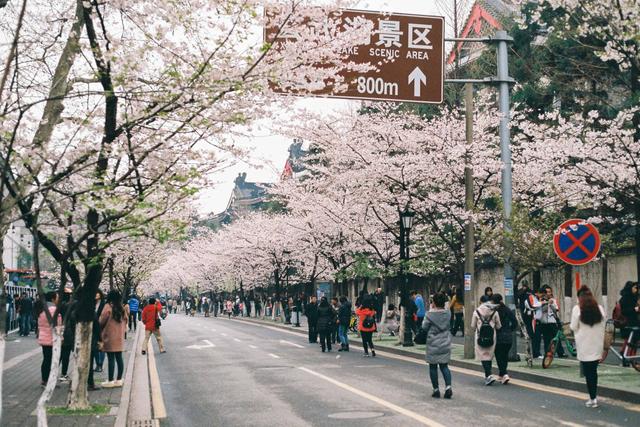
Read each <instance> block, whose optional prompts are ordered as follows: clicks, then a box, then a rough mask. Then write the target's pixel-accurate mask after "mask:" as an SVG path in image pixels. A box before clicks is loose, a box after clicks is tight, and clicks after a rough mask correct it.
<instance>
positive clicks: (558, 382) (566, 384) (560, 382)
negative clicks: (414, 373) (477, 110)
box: [233, 317, 640, 404]
mask: <svg viewBox="0 0 640 427" xmlns="http://www.w3.org/2000/svg"><path fill="white" fill-rule="evenodd" d="M233 320H237V321H241V322H247V323H255V324H258V325H268V326H273V327H276V328H279V329H284V330H287V331H292V332H293V333H296V334H300V335H306V334H307V331H306V330H300V329H299V328H291V327H289V326H285V325H283V324H280V323H275V322H266V321H264V320H257V319H255V320H254V319H247V318H243V317H236V318H235V319H233ZM353 343H354V344H357V347H362V343H361V342H360V341H353ZM350 344H351V340H350ZM380 350H381V351H385V352H387V353H391V354H396V355H399V356H404V357H409V358H412V359H417V360H424V355H423V354H417V353H412V352H409V351H404V350H401V349H398V348H392V347H384V348H382V347H381V348H380ZM449 364H450V365H451V366H455V367H458V368H464V369H468V370H472V371H478V372H484V371H483V369H482V366H480V365H477V364H475V363H473V362H467V361H464V360H456V359H451V361H450V362H449ZM493 370H494V373H497V372H498V370H497V368H496V367H493ZM631 375H637V373H636V372H635V371H631ZM517 379H520V380H523V381H528V382H532V383H536V384H542V385H545V386H549V387H557V388H564V389H567V390H572V391H577V392H585V389H586V386H585V384H584V383H582V382H577V381H570V380H565V379H560V378H552V377H545V376H542V375H536V374H531V373H528V372H522V371H518V373H517ZM598 396H599V397H607V398H610V399H616V400H620V401H624V402H628V403H636V404H637V403H638V402H640V393H634V392H631V391H627V390H620V389H615V388H611V387H606V386H601V385H598Z"/></svg>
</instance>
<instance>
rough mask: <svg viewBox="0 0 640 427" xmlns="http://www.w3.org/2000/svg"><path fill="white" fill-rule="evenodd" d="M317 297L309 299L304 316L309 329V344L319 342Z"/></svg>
mask: <svg viewBox="0 0 640 427" xmlns="http://www.w3.org/2000/svg"><path fill="white" fill-rule="evenodd" d="M316 301H317V299H316V297H315V296H312V297H311V298H309V302H308V303H307V304H306V305H305V306H304V315H305V316H306V317H307V325H308V327H309V343H311V344H313V343H316V342H318V329H317V324H318V304H317V303H316Z"/></svg>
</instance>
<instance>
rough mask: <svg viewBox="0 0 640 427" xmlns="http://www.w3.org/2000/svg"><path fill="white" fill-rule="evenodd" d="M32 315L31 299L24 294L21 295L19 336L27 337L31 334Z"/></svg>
mask: <svg viewBox="0 0 640 427" xmlns="http://www.w3.org/2000/svg"><path fill="white" fill-rule="evenodd" d="M32 313H33V299H32V298H31V297H30V296H28V295H27V293H26V292H23V293H22V297H21V298H20V304H19V314H20V317H19V323H20V336H23V337H28V336H29V333H30V332H31V315H32Z"/></svg>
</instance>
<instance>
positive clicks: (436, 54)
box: [265, 10, 444, 103]
mask: <svg viewBox="0 0 640 427" xmlns="http://www.w3.org/2000/svg"><path fill="white" fill-rule="evenodd" d="M267 15H268V14H267ZM357 17H362V18H365V19H367V20H369V21H371V22H372V24H373V30H372V32H371V36H370V38H369V40H367V41H366V43H365V44H363V45H359V46H352V47H350V48H345V49H343V50H342V52H341V53H342V54H344V55H346V56H347V57H346V58H345V62H353V63H356V64H371V65H373V66H374V67H376V70H372V71H368V72H362V73H356V72H351V71H346V70H345V71H343V72H342V73H340V74H341V76H343V77H344V78H345V81H346V82H348V89H347V90H346V91H344V92H339V93H337V92H335V91H334V90H333V86H332V84H331V82H327V87H326V88H325V89H323V90H322V91H318V92H313V93H310V94H308V95H314V96H329V97H335V98H348V99H370V100H387V101H403V102H417V103H441V102H442V99H443V84H444V18H442V17H434V16H422V15H408V14H390V15H389V14H382V13H376V12H365V11H358V10H343V11H341V12H339V14H335V15H333V16H330V18H332V19H339V20H340V23H341V25H342V26H343V27H344V28H348V27H349V25H350V23H352V22H353V21H354V19H356V18H357ZM307 25H309V26H314V27H317V26H318V25H321V23H311V22H309V23H308V24H307ZM278 30H279V28H278V27H276V26H269V25H267V28H266V29H265V38H266V40H267V41H268V42H270V43H272V44H273V46H274V48H275V49H277V47H278V44H279V43H286V41H287V40H290V39H295V38H297V37H298V36H299V35H298V34H296V31H295V30H294V29H289V28H286V27H285V28H283V29H281V30H280V35H279V36H278V37H277V38H275V36H276V34H278ZM276 85H277V83H276ZM305 95H306V94H305Z"/></svg>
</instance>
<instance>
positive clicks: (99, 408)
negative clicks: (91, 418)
mask: <svg viewBox="0 0 640 427" xmlns="http://www.w3.org/2000/svg"><path fill="white" fill-rule="evenodd" d="M110 410H111V407H110V406H108V405H91V407H90V408H88V409H77V410H72V409H68V408H66V407H64V406H49V407H47V414H49V415H71V416H77V415H105V414H108V413H109V411H110Z"/></svg>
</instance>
